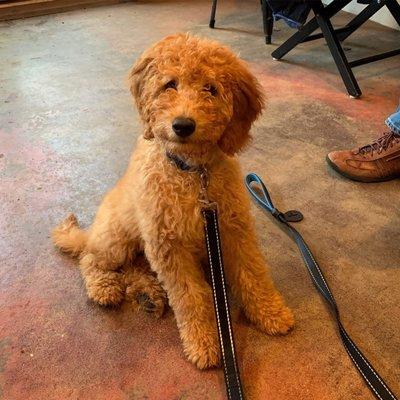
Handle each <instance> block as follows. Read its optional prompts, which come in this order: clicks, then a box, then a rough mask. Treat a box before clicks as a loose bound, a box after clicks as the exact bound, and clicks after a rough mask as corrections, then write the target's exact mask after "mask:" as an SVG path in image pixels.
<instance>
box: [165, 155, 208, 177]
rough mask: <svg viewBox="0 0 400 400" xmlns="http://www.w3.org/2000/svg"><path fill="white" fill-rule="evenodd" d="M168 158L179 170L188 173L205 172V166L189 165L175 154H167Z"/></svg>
mask: <svg viewBox="0 0 400 400" xmlns="http://www.w3.org/2000/svg"><path fill="white" fill-rule="evenodd" d="M167 158H168V159H169V160H170V161H172V162H173V163H174V164H175V166H176V167H177V168H179V169H180V170H181V171H187V172H199V173H202V172H203V171H204V167H203V166H198V165H189V164H188V163H186V162H185V161H183V160H182V159H181V158H179V157H178V156H176V155H175V154H172V153H169V152H167Z"/></svg>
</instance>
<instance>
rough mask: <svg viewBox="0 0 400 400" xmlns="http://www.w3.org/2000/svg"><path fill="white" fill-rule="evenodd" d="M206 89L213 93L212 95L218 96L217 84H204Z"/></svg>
mask: <svg viewBox="0 0 400 400" xmlns="http://www.w3.org/2000/svg"><path fill="white" fill-rule="evenodd" d="M204 90H205V91H206V92H209V93H210V94H211V96H216V95H217V93H218V91H217V88H216V87H215V86H213V85H210V84H207V85H205V86H204Z"/></svg>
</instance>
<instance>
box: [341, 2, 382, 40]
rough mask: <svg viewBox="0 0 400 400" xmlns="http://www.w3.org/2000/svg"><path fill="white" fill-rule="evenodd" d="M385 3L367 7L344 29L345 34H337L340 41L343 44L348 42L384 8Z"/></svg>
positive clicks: (376, 3) (372, 4)
mask: <svg viewBox="0 0 400 400" xmlns="http://www.w3.org/2000/svg"><path fill="white" fill-rule="evenodd" d="M384 5H385V4H384V2H383V1H381V2H379V3H378V2H374V3H371V4H369V5H368V6H367V7H365V8H364V9H363V10H362V11H361V12H360V13H359V14H358V15H357V16H356V17H355V18H353V19H352V20H351V21H350V22H349V23H348V24H347V25H346V26H345V27H344V28H343V32H339V33H338V34H337V37H338V39H339V40H340V41H341V42H342V41H343V40H346V39H347V38H348V37H349V36H350V35H351V34H352V33H353V32H355V31H356V30H357V29H358V28H359V27H360V26H361V25H362V24H363V23H364V22H366V21H368V19H369V18H371V17H372V16H373V15H374V14H375V13H376V12H377V11H379V10H380V9H381V8H382V7H383V6H384Z"/></svg>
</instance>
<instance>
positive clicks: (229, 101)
mask: <svg viewBox="0 0 400 400" xmlns="http://www.w3.org/2000/svg"><path fill="white" fill-rule="evenodd" d="M129 78H130V86H131V92H132V94H133V96H134V98H135V100H136V104H137V107H138V110H139V113H140V116H141V118H142V120H143V122H144V124H145V133H144V137H145V138H147V139H151V138H154V137H156V138H158V139H160V140H161V141H162V142H163V143H165V145H166V147H167V149H169V150H170V151H172V152H174V153H175V154H178V155H179V154H182V155H187V156H191V157H196V155H202V156H204V154H205V153H207V152H208V151H209V150H210V149H211V148H212V147H215V146H219V147H220V149H221V150H222V151H223V152H225V153H226V154H228V155H233V154H235V153H237V152H238V151H239V150H240V149H242V148H243V146H244V145H245V144H246V143H247V141H248V139H249V138H250V134H249V132H250V127H251V124H252V123H253V121H254V120H255V119H256V118H257V117H258V115H259V114H260V113H261V110H262V107H263V96H262V93H261V90H260V86H259V84H258V82H257V80H256V79H255V77H254V76H253V75H252V74H251V73H250V72H249V70H248V68H247V67H246V65H245V63H244V62H243V61H241V60H240V59H238V58H237V57H236V56H235V55H234V54H233V53H232V52H231V51H230V50H229V49H228V48H226V47H223V46H222V45H220V44H219V43H217V42H212V41H209V40H205V39H199V38H196V37H193V36H190V35H185V34H177V35H174V36H169V37H167V38H165V39H163V40H161V41H160V42H158V43H156V44H155V45H154V46H153V47H151V48H150V49H149V50H147V51H145V52H144V53H143V55H142V56H141V57H140V58H139V60H138V61H137V62H136V64H135V65H134V66H133V68H132V70H131V72H130V76H129Z"/></svg>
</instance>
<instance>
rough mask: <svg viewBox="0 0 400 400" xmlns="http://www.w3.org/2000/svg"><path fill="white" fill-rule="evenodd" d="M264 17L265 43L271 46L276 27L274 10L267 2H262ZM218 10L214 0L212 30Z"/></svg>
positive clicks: (210, 24) (211, 18)
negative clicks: (273, 31)
mask: <svg viewBox="0 0 400 400" xmlns="http://www.w3.org/2000/svg"><path fill="white" fill-rule="evenodd" d="M260 3H261V9H262V15H263V27H264V36H265V43H267V44H271V37H272V29H273V27H274V18H273V16H272V10H271V8H270V7H269V5H268V3H267V0H260ZM216 10H217V0H213V2H212V6H211V15H210V23H209V26H210V28H214V27H215V12H216Z"/></svg>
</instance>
